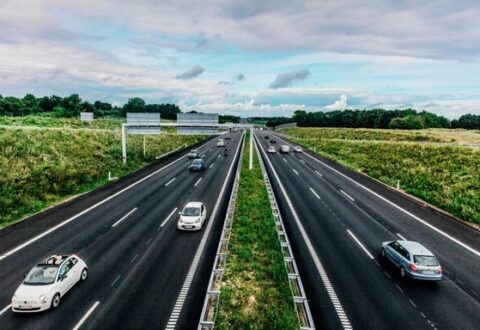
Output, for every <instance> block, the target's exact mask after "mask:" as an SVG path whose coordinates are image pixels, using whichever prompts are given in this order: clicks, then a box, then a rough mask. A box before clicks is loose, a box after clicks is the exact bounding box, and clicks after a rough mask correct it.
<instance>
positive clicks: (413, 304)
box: [408, 299, 417, 308]
mask: <svg viewBox="0 0 480 330" xmlns="http://www.w3.org/2000/svg"><path fill="white" fill-rule="evenodd" d="M408 301H410V304H412V306H413V307H415V308H417V305H415V303H414V302H413V300H412V299H408Z"/></svg>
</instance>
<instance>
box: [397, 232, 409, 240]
mask: <svg viewBox="0 0 480 330" xmlns="http://www.w3.org/2000/svg"><path fill="white" fill-rule="evenodd" d="M397 236H398V237H400V238H401V239H402V240H404V241H406V240H407V239H406V238H405V237H403V236H402V235H400V234H399V233H397Z"/></svg>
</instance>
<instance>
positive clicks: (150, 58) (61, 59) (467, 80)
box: [0, 0, 480, 118]
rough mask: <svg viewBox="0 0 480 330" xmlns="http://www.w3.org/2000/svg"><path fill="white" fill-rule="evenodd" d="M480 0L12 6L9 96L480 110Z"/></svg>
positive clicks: (1, 55) (107, 0)
mask: <svg viewBox="0 0 480 330" xmlns="http://www.w3.org/2000/svg"><path fill="white" fill-rule="evenodd" d="M479 17H480V2H478V1H477V0H456V1H452V0H436V1H416V0H415V1H414V0H383V1H381V0H348V1H347V0H312V1H310V0H305V1H300V0H299V1H291V0H288V1H285V0H261V1H258V0H255V1H249V0H225V1H221V0H210V1H183V0H176V1H170V0H161V1H160V0H135V1H125V0H95V1H91V0H68V1H64V0H2V1H0V31H1V32H0V94H1V95H4V96H7V95H13V96H18V97H21V96H24V95H25V94H27V93H33V94H34V95H37V96H43V95H52V94H56V95H60V96H68V95H70V94H72V93H78V94H80V96H81V97H82V98H83V99H85V100H89V101H95V100H102V101H108V102H112V103H114V104H117V105H122V104H123V103H125V102H126V101H127V100H128V99H129V98H131V97H137V96H138V97H142V98H143V99H144V100H145V101H146V102H147V103H166V102H168V103H176V104H178V105H179V106H180V107H181V109H182V110H183V111H190V110H196V111H203V112H218V113H220V114H233V115H238V116H243V117H246V116H290V115H292V113H293V111H295V110H298V109H303V110H306V111H329V110H336V109H347V108H348V109H371V108H385V109H395V108H397V109H399V108H407V107H410V108H415V109H418V110H427V111H431V112H434V113H437V114H440V115H444V116H446V117H448V118H457V117H459V116H460V115H462V114H465V113H476V114H480V20H479V19H478V18H479Z"/></svg>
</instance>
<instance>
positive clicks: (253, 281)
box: [215, 138, 299, 329]
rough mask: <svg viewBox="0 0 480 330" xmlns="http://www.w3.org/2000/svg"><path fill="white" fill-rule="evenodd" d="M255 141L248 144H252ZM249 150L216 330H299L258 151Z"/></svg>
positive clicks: (246, 151) (243, 167)
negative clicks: (249, 164)
mask: <svg viewBox="0 0 480 330" xmlns="http://www.w3.org/2000/svg"><path fill="white" fill-rule="evenodd" d="M248 142H249V138H247V139H246V141H245V143H247V145H249V143H248ZM253 154H254V159H253V169H252V170H249V169H248V162H249V148H248V147H247V148H245V149H244V157H243V163H242V172H241V179H240V185H239V190H238V199H237V207H236V210H235V216H234V221H233V226H232V234H231V237H230V243H229V254H228V258H227V263H226V266H225V274H224V277H223V280H224V283H223V285H222V291H221V295H220V304H219V311H218V314H217V320H216V324H215V326H216V328H218V329H295V328H298V327H299V325H298V319H297V314H296V312H295V307H294V305H293V297H292V292H291V290H290V287H289V285H288V278H287V272H286V270H285V266H284V262H283V255H282V252H281V246H280V242H279V240H278V236H277V233H276V231H275V223H274V219H273V215H272V212H271V208H270V202H269V200H268V195H267V190H266V187H265V183H264V181H263V177H262V172H261V169H260V165H259V163H258V159H257V156H256V153H255V152H254V153H253Z"/></svg>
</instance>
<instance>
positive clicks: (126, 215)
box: [112, 207, 138, 227]
mask: <svg viewBox="0 0 480 330" xmlns="http://www.w3.org/2000/svg"><path fill="white" fill-rule="evenodd" d="M137 209H138V208H137V207H135V208H133V209H132V210H130V212H128V213H127V214H125V215H124V216H123V217H122V218H121V219H120V220H118V221H117V222H115V223H114V224H113V225H112V227H116V226H117V225H118V224H119V223H120V222H122V221H123V220H125V219H126V218H127V217H128V216H129V215H130V214H132V213H133V212H135V211H136V210H137Z"/></svg>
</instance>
